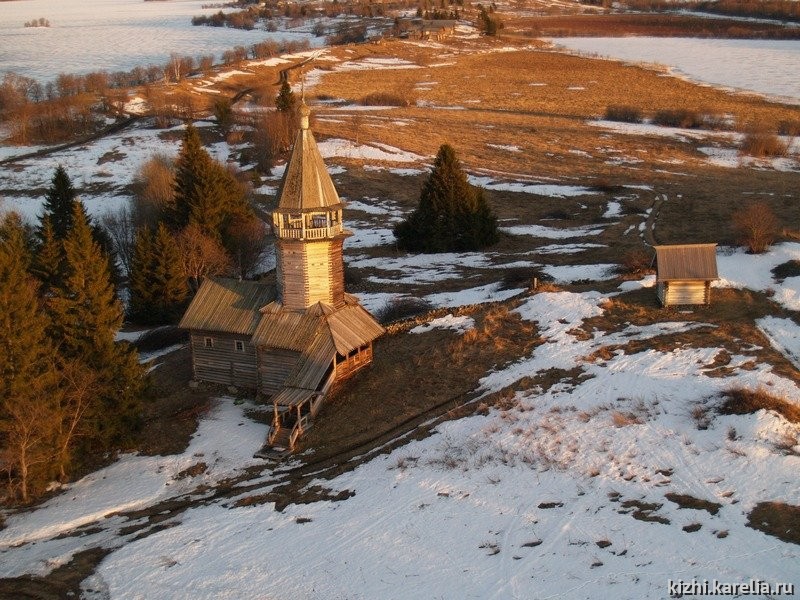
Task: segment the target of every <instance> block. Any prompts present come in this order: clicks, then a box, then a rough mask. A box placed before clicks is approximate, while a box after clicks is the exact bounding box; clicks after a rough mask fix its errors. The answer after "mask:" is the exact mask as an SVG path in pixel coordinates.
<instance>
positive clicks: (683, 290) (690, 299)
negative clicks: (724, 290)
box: [658, 281, 711, 306]
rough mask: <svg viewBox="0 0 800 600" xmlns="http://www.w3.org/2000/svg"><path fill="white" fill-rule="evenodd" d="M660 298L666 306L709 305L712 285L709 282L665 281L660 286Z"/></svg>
mask: <svg viewBox="0 0 800 600" xmlns="http://www.w3.org/2000/svg"><path fill="white" fill-rule="evenodd" d="M658 298H659V300H661V304H663V305H664V306H676V305H682V304H708V303H709V301H710V299H711V283H710V282H708V281H665V282H662V283H659V284H658Z"/></svg>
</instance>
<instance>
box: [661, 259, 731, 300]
mask: <svg viewBox="0 0 800 600" xmlns="http://www.w3.org/2000/svg"><path fill="white" fill-rule="evenodd" d="M655 251H656V293H657V294H658V299H659V301H660V302H661V304H662V306H675V305H682V304H709V303H710V302H711V282H712V281H716V280H717V279H719V275H718V273H717V245H716V244H674V245H670V246H655Z"/></svg>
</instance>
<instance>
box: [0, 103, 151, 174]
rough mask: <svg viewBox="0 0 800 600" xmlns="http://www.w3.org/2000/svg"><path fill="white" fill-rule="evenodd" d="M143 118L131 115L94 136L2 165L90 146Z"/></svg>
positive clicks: (5, 161) (29, 154)
mask: <svg viewBox="0 0 800 600" xmlns="http://www.w3.org/2000/svg"><path fill="white" fill-rule="evenodd" d="M142 118H143V117H141V116H139V115H131V116H128V117H127V118H126V119H124V120H122V121H118V122H117V123H114V124H113V125H111V126H109V127H106V128H104V129H101V130H100V131H97V132H95V133H93V134H92V135H87V136H85V137H82V138H80V139H78V140H75V141H72V142H67V143H66V144H60V145H58V146H50V147H48V148H42V149H41V150H36V151H35V152H28V153H27V154H19V155H17V156H12V157H10V158H6V159H3V160H0V165H10V164H13V163H15V162H19V161H21V160H28V159H29V158H42V157H45V156H49V155H51V154H54V153H56V152H61V151H62V150H69V149H70V148H77V147H78V146H83V145H84V144H88V143H90V142H96V141H97V140H100V139H102V138H104V137H106V136H109V135H113V134H115V133H119V132H120V131H124V130H125V129H127V128H128V127H130V126H131V125H133V124H134V123H137V122H138V121H139V120H141V119H142Z"/></svg>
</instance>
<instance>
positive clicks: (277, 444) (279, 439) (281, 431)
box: [269, 427, 292, 451]
mask: <svg viewBox="0 0 800 600" xmlns="http://www.w3.org/2000/svg"><path fill="white" fill-rule="evenodd" d="M291 435H292V428H291V427H280V428H278V430H277V431H275V432H274V435H270V442H269V445H270V446H271V447H272V449H273V450H276V451H281V450H284V451H286V450H289V449H290V448H289V446H290V443H289V438H290V437H291Z"/></svg>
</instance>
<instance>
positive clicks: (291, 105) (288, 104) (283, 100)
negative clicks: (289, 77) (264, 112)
mask: <svg viewBox="0 0 800 600" xmlns="http://www.w3.org/2000/svg"><path fill="white" fill-rule="evenodd" d="M296 105H297V98H295V95H294V92H293V91H292V86H290V85H289V82H288V81H286V80H285V79H284V80H283V82H282V83H281V89H280V90H279V91H278V96H277V98H275V108H276V109H278V111H279V112H282V113H288V114H290V115H294V109H295V106H296Z"/></svg>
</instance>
